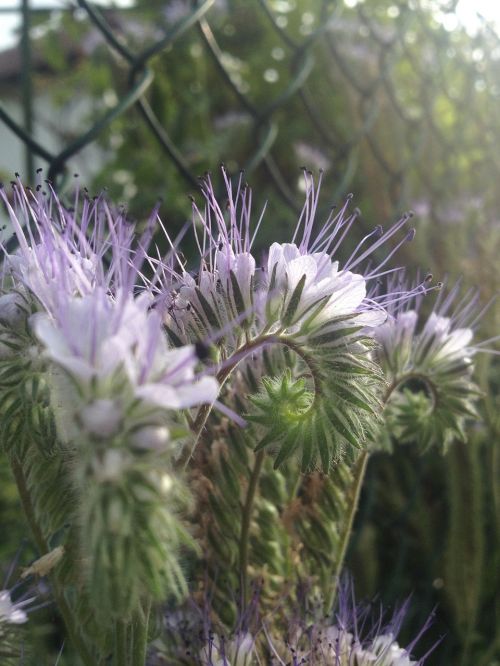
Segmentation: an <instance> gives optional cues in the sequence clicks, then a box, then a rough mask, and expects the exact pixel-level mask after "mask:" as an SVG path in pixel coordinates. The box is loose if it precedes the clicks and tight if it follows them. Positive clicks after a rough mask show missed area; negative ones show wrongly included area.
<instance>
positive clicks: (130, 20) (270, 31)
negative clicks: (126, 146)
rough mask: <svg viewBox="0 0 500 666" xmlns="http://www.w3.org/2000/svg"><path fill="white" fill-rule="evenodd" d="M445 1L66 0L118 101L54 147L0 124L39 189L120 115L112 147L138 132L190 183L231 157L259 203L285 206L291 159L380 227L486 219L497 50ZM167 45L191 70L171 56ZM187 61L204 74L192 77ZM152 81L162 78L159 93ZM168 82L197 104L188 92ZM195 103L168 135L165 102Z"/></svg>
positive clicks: (495, 168) (488, 34)
mask: <svg viewBox="0 0 500 666" xmlns="http://www.w3.org/2000/svg"><path fill="white" fill-rule="evenodd" d="M455 4H456V3H454V2H451V3H450V2H449V3H433V4H432V3H429V2H425V1H424V0H421V1H417V0H413V1H410V2H401V3H396V2H384V1H382V0H376V1H375V2H352V1H351V2H346V3H342V2H329V1H326V0H323V1H318V0H316V1H313V2H308V3H305V2H300V1H295V2H292V1H291V0H281V1H278V0H274V1H273V0H255V1H254V2H242V1H238V0H233V1H232V2H224V3H223V2H220V1H219V2H214V0H203V1H199V2H195V3H191V4H189V3H188V2H182V1H175V2H170V3H167V4H166V5H165V3H156V2H150V3H143V7H142V9H141V6H140V3H139V7H138V9H137V11H136V12H134V11H133V10H119V9H103V8H99V7H98V6H97V5H94V4H92V3H90V2H88V1H87V0H78V8H76V6H74V7H73V6H71V5H68V6H67V7H66V9H67V12H66V13H67V15H68V17H67V18H68V21H70V20H74V21H77V23H78V25H79V26H80V30H81V32H80V33H75V34H80V35H82V34H83V33H84V32H85V31H88V30H90V26H92V30H93V31H94V32H97V33H98V34H99V35H100V36H101V38H102V40H103V41H104V43H105V44H106V46H107V49H108V53H107V56H106V55H101V65H100V66H101V68H106V67H108V68H109V72H110V75H111V77H112V80H113V77H114V80H113V83H115V87H114V91H113V92H114V94H115V97H116V103H115V104H113V105H112V107H111V108H108V109H106V110H105V111H104V112H102V113H100V114H99V115H97V117H95V118H92V119H87V122H88V124H87V126H86V127H82V128H81V130H80V131H78V132H77V133H75V132H73V133H72V134H71V135H70V138H69V139H66V140H65V141H64V142H63V144H62V146H61V147H60V149H58V150H54V149H53V148H51V147H49V146H47V145H44V144H43V143H42V142H41V141H40V140H38V139H37V138H36V137H35V136H34V135H33V132H32V131H31V132H30V128H29V127H28V128H25V127H23V126H22V125H21V124H20V123H19V122H17V121H16V120H15V119H14V118H13V117H12V116H11V115H9V114H8V113H7V111H6V110H5V109H4V108H2V109H1V110H0V118H1V119H2V121H3V122H4V123H5V124H6V125H7V126H8V127H9V128H10V130H12V131H13V132H14V133H15V134H16V135H17V136H18V138H19V139H20V141H22V142H23V143H24V144H25V145H26V146H27V148H28V149H29V151H30V152H32V153H33V154H35V155H36V156H38V157H39V158H41V159H42V160H43V161H45V162H46V163H47V165H48V176H49V178H50V179H57V178H59V179H61V177H62V176H63V174H64V173H65V172H66V173H69V172H70V171H71V167H72V160H73V158H74V157H75V155H78V154H79V153H81V152H82V151H83V150H84V149H85V148H86V147H87V146H89V144H92V143H94V142H96V141H98V140H100V141H105V140H106V135H108V136H109V133H110V132H111V131H112V128H113V125H114V124H115V123H117V122H122V123H123V122H124V119H125V117H126V116H128V117H129V119H130V118H132V120H127V122H131V123H132V124H129V125H128V126H126V127H125V130H126V131H128V132H129V134H130V136H128V137H126V140H128V141H131V140H132V141H133V140H134V139H133V138H131V137H132V135H134V134H135V136H136V137H137V135H138V130H137V124H138V123H139V122H141V123H142V124H143V127H144V128H146V129H147V131H148V132H149V134H150V136H151V137H152V138H153V140H154V142H155V143H156V149H155V153H156V154H157V155H159V154H163V155H164V156H165V157H166V158H167V159H168V160H169V161H170V163H171V164H172V165H173V167H174V168H175V172H176V174H177V175H178V177H179V178H180V179H182V180H183V181H185V183H187V184H188V185H189V186H190V187H191V186H196V183H197V175H198V174H199V172H200V169H202V170H204V169H207V168H208V169H213V168H214V167H215V166H216V164H217V162H218V161H219V160H221V159H226V160H227V159H228V158H229V157H230V159H231V160H232V161H233V162H234V164H235V165H236V166H237V167H238V168H243V169H245V171H246V172H247V173H248V174H251V173H252V172H258V173H259V174H260V176H258V177H257V180H263V181H265V183H266V187H265V189H266V194H268V193H269V190H275V191H276V192H278V193H279V195H280V197H281V199H282V200H283V201H284V202H285V204H286V205H287V206H288V207H289V208H291V209H292V210H296V209H297V208H298V206H299V201H300V195H299V193H298V188H297V182H298V179H297V171H296V169H297V166H298V164H299V163H301V162H303V163H304V164H305V166H308V167H311V168H315V167H318V166H319V167H323V168H324V169H325V170H327V171H328V170H329V171H330V172H331V175H332V177H330V178H329V180H330V182H335V183H336V191H334V192H332V191H331V188H330V191H329V196H330V198H338V197H339V196H342V195H344V194H345V193H346V192H347V191H349V190H350V189H355V190H357V191H361V192H362V193H363V195H364V194H365V193H366V194H370V191H372V192H376V194H377V199H378V202H379V203H378V207H379V208H381V210H379V211H377V212H378V213H381V214H382V215H384V216H386V215H392V214H393V212H394V210H397V209H399V208H400V207H402V206H403V205H404V206H405V207H407V206H409V205H413V206H416V207H418V209H419V210H418V212H420V213H421V214H423V215H429V216H430V217H432V218H435V219H442V220H443V221H449V220H450V219H452V218H453V215H455V216H456V215H465V214H466V213H467V212H470V208H471V207H472V208H473V207H474V205H475V206H476V207H477V206H478V205H479V203H481V205H482V206H483V211H484V210H485V207H486V208H488V209H489V210H493V209H494V208H495V206H496V205H497V204H498V194H497V188H496V186H495V182H496V181H497V180H498V176H499V174H500V163H499V158H498V150H497V146H498V140H499V138H500V120H499V119H500V116H499V114H498V113H497V108H498V100H499V96H500V75H499V71H498V67H497V61H498V59H499V58H500V43H499V39H498V35H497V34H496V33H495V32H494V30H492V29H491V28H490V27H489V25H488V24H485V25H484V26H483V28H482V30H481V31H480V33H478V35H476V37H470V36H468V35H467V34H466V32H465V31H464V30H463V29H462V28H459V27H456V29H455V30H450V29H449V25H450V20H451V19H452V18H453V16H454V14H453V12H454V8H455ZM445 5H446V6H445ZM141 11H142V17H143V18H142V19H141ZM38 13H40V12H38ZM44 16H45V15H44ZM446 20H447V21H448V23H446ZM153 21H154V22H155V23H153ZM148 22H149V24H148ZM148 25H149V27H148ZM153 25H154V27H155V29H154V30H152V29H151V28H152V26H153ZM452 25H453V24H452ZM82 26H83V28H82ZM51 35H52V36H51V38H52V39H54V38H57V32H55V33H51ZM54 36H55V37H54ZM152 37H155V39H152ZM142 40H144V41H146V45H140V42H141V41H142ZM176 49H179V52H180V53H182V54H183V55H184V57H188V58H190V59H191V61H192V62H191V63H185V64H184V65H182V64H180V63H179V62H178V60H177V61H176V59H175V58H176V55H175V52H176ZM266 59H267V61H268V62H267V63H266ZM195 61H197V63H199V62H202V63H203V66H202V69H203V72H202V75H201V74H200V72H201V68H200V66H199V64H196V62H195ZM179 67H181V68H182V67H184V70H183V73H182V75H179V74H178V73H177V71H176V68H179ZM186 69H187V70H191V73H192V79H191V80H190V81H189V80H186V76H185V74H186V71H185V70H186ZM188 78H189V76H188ZM259 79H260V81H258V80H259ZM160 80H167V81H168V82H169V85H170V89H169V91H168V95H167V96H163V97H162V94H160V93H159V91H161V85H160V84H159V81H160ZM182 86H187V87H188V88H189V90H191V91H193V90H196V91H197V95H191V96H189V95H188V96H186V95H185V93H184V92H183V91H182V90H181V89H180V88H181V87H182ZM80 92H81V91H80ZM78 93H79V91H75V92H74V94H75V95H76V94H78ZM201 94H205V96H206V97H211V98H212V101H210V102H203V104H204V106H205V107H206V109H205V112H204V118H203V119H202V120H203V122H204V124H205V127H204V128H203V130H202V131H201V132H200V129H199V127H193V128H191V130H185V129H183V130H182V131H181V132H179V131H178V129H179V119H178V118H177V119H175V118H174V119H173V120H172V118H170V119H169V118H168V115H169V114H168V113H166V112H165V109H162V108H160V109H159V108H158V104H159V103H160V104H163V105H166V106H169V105H170V106H172V107H175V109H176V113H177V114H178V115H182V114H184V113H186V111H187V110H186V109H183V103H187V104H188V105H190V104H196V103H199V101H197V100H199V99H200V98H201ZM24 102H25V103H27V102H26V100H24ZM35 104H36V97H35ZM222 107H223V108H222ZM190 114H191V111H188V113H187V115H188V116H189V115H190ZM35 115H36V108H35ZM170 115H171V114H170ZM139 119H140V121H139ZM169 120H170V122H169ZM203 133H204V135H205V140H203V138H201V134H203ZM61 134H64V132H61ZM214 135H215V136H217V137H219V142H218V144H217V142H214ZM224 135H226V137H225V139H224ZM139 136H142V134H140V132H139ZM220 137H222V139H221V138H220ZM193 140H195V141H196V146H195V148H194V149H193ZM148 145H150V144H148ZM138 150H140V147H139V146H138ZM145 150H147V147H145ZM230 151H231V153H232V154H230ZM167 172H168V173H169V175H170V176H172V170H168V169H167V170H166V171H165V173H167ZM160 184H161V179H160V182H159V183H158V185H160ZM472 193H475V196H474V197H472ZM465 209H467V210H465ZM457 211H458V212H457Z"/></svg>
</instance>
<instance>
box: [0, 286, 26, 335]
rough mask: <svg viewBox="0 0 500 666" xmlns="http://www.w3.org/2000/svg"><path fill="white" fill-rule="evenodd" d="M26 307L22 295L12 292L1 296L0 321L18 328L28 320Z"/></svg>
mask: <svg viewBox="0 0 500 666" xmlns="http://www.w3.org/2000/svg"><path fill="white" fill-rule="evenodd" d="M26 314H27V313H26V309H25V307H24V301H23V299H22V297H21V296H20V295H19V294H18V293H16V292H12V293H10V294H4V295H3V296H0V322H1V323H2V324H4V325H6V326H9V327H10V328H18V327H20V326H21V325H22V324H23V323H24V322H25V321H26Z"/></svg>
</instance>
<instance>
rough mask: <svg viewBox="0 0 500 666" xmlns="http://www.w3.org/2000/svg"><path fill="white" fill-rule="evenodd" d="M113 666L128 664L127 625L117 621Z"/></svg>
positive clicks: (125, 665)
mask: <svg viewBox="0 0 500 666" xmlns="http://www.w3.org/2000/svg"><path fill="white" fill-rule="evenodd" d="M113 663H114V666H127V664H128V663H129V662H128V642H127V623H126V622H124V621H123V620H118V621H117V622H116V623H115V649H114V653H113Z"/></svg>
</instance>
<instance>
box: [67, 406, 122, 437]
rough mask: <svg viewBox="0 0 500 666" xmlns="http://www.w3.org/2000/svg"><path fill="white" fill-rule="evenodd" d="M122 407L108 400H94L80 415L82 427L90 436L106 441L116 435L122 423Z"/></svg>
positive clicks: (79, 419)
mask: <svg viewBox="0 0 500 666" xmlns="http://www.w3.org/2000/svg"><path fill="white" fill-rule="evenodd" d="M122 416H123V414H122V410H121V407H120V406H119V405H118V404H117V403H116V402H115V401H114V400H108V399H101V400H94V402H91V403H90V404H89V405H87V406H86V407H83V409H81V410H80V412H79V413H78V421H79V423H80V424H81V427H82V428H83V429H84V430H85V432H87V433H88V434H89V435H93V436H94V437H99V438H102V439H106V438H109V437H113V435H116V433H117V432H118V430H119V428H120V424H121V421H122Z"/></svg>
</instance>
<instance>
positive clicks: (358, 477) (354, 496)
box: [325, 451, 370, 613]
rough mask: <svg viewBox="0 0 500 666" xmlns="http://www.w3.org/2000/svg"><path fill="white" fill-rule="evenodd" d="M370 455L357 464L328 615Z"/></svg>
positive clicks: (363, 453)
mask: <svg viewBox="0 0 500 666" xmlns="http://www.w3.org/2000/svg"><path fill="white" fill-rule="evenodd" d="M369 455H370V454H369V453H368V451H363V452H362V453H361V454H360V456H359V458H358V460H357V462H356V468H355V472H354V479H353V483H352V486H351V489H350V496H349V511H348V514H347V521H346V523H345V527H344V531H343V533H342V536H341V539H340V550H339V555H338V559H337V563H336V566H335V573H334V577H333V584H332V588H331V592H330V595H329V598H328V599H327V604H326V609H325V611H326V613H329V612H330V611H331V609H332V608H333V604H334V603H335V598H336V596H337V590H338V585H339V580H340V574H341V573H342V567H343V566H344V560H345V556H346V553H347V548H348V546H349V541H350V538H351V532H352V527H353V524H354V516H355V515H356V511H357V509H358V504H359V497H360V495H361V488H362V486H363V481H364V478H365V473H366V467H367V463H368V458H369Z"/></svg>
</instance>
